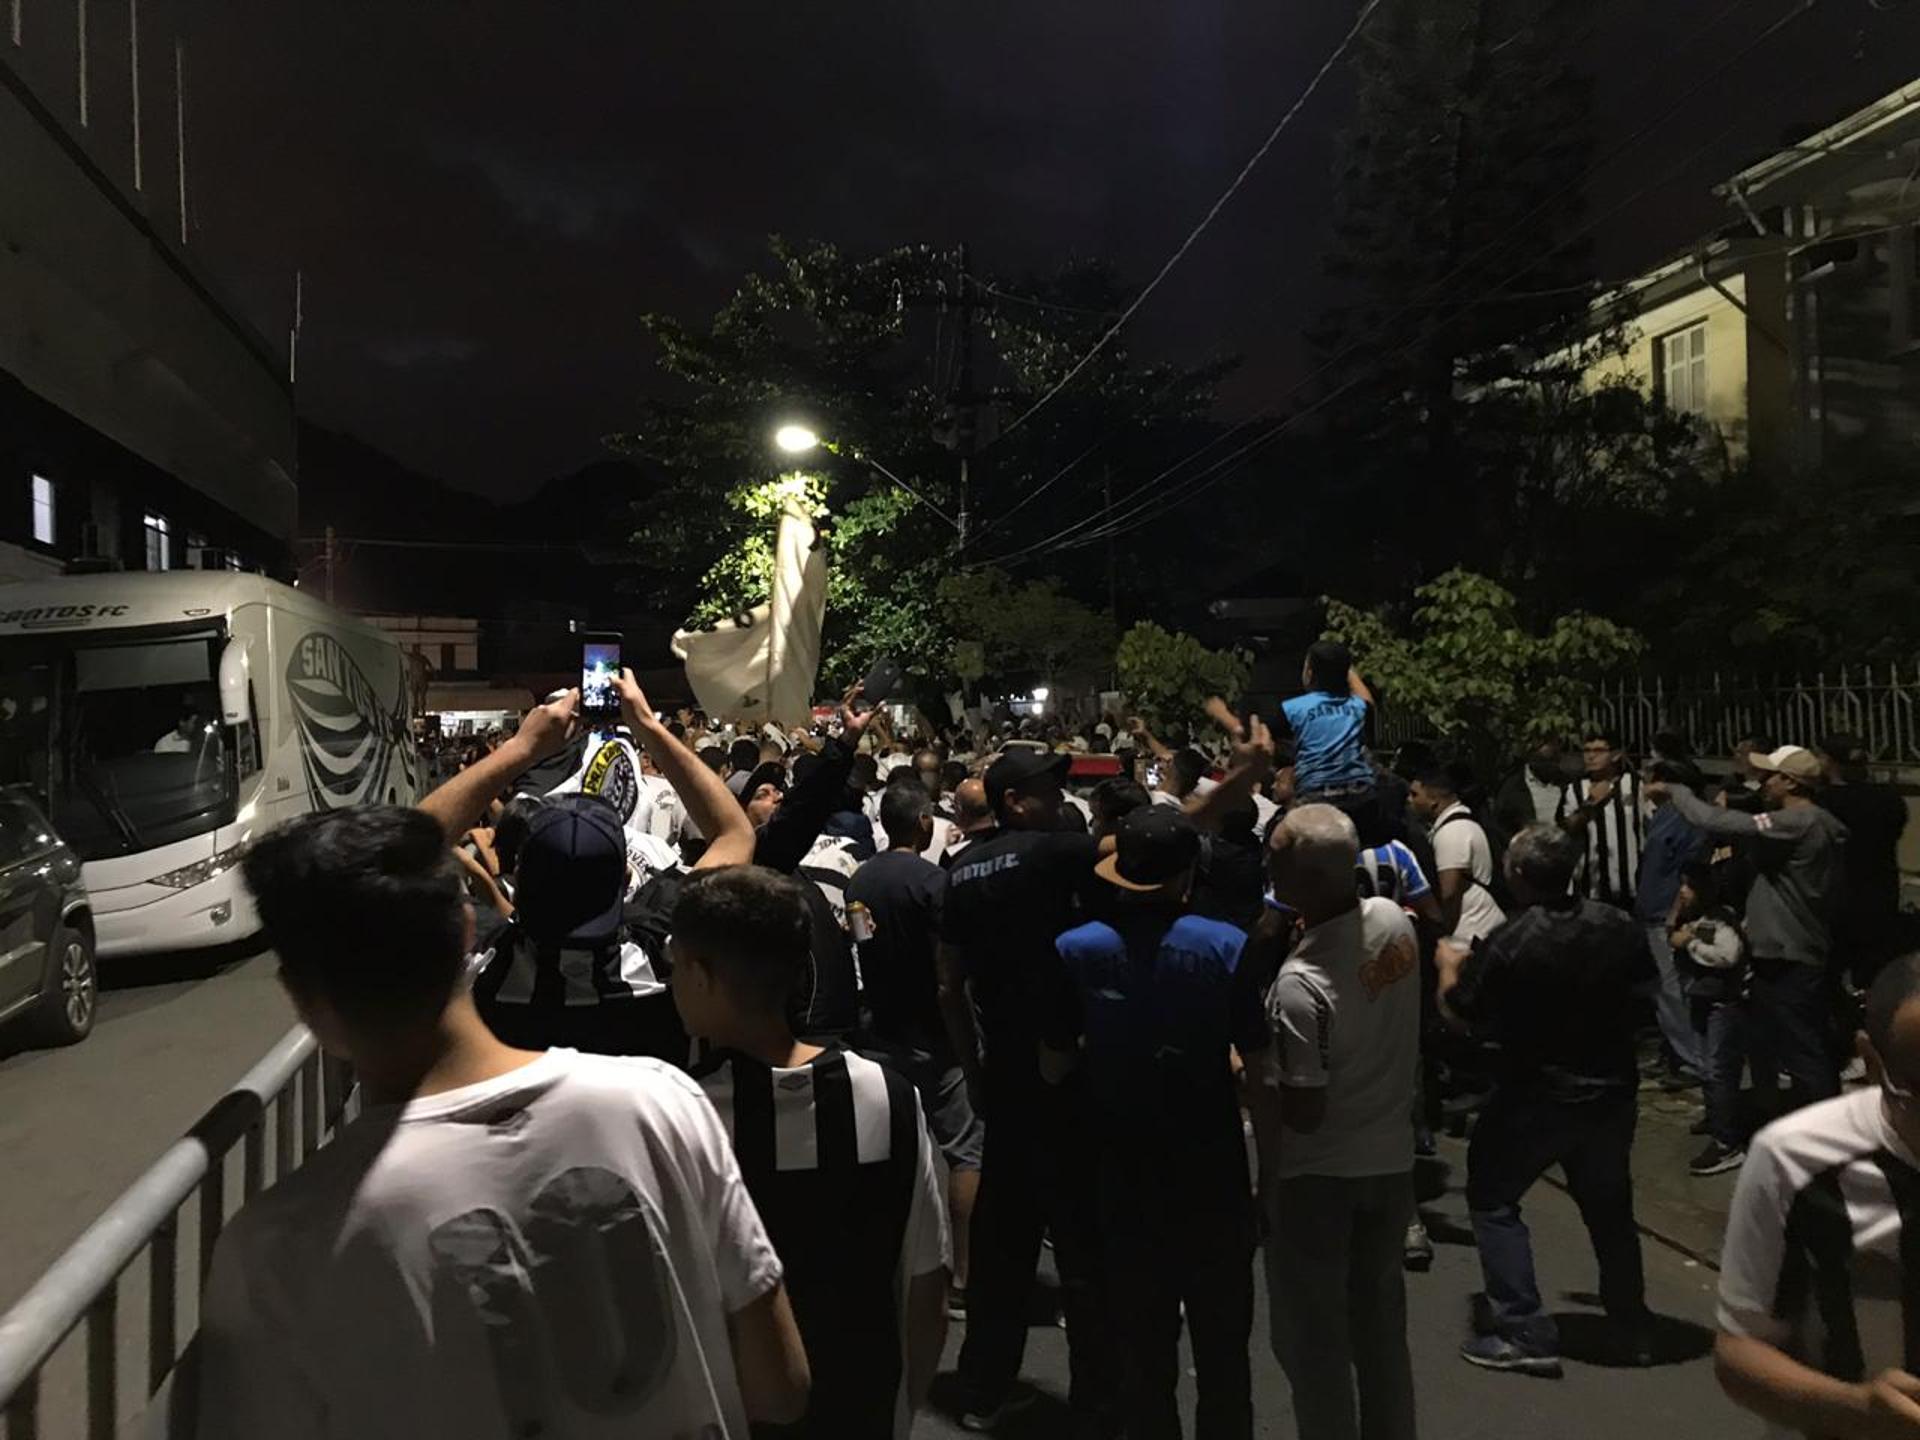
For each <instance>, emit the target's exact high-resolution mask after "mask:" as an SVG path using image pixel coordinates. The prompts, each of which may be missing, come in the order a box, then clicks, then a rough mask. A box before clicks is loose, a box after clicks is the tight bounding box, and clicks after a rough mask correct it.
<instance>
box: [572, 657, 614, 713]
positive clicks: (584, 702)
mask: <svg viewBox="0 0 1920 1440" xmlns="http://www.w3.org/2000/svg"><path fill="white" fill-rule="evenodd" d="M619 676H620V642H619V641H618V640H589V641H588V642H587V643H586V644H585V645H584V646H582V647H581V658H580V708H581V709H582V710H584V711H585V712H587V713H588V714H589V715H611V714H613V713H615V712H616V711H618V710H619V708H620V698H619V695H618V692H616V691H615V690H614V688H613V682H614V681H615V680H616V679H618V678H619Z"/></svg>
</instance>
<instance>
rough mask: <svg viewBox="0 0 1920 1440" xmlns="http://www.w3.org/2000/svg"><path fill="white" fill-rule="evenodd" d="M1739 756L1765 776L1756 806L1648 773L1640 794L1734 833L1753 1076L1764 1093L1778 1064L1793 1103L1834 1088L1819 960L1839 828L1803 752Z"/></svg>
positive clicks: (1829, 1007) (1839, 855)
mask: <svg viewBox="0 0 1920 1440" xmlns="http://www.w3.org/2000/svg"><path fill="white" fill-rule="evenodd" d="M1747 763H1748V764H1749V765H1750V766H1752V767H1753V768H1754V769H1755V770H1757V771H1759V772H1760V773H1761V774H1762V775H1764V776H1765V777H1766V778H1765V780H1764V782H1763V783H1762V786H1761V794H1762V797H1763V798H1764V800H1765V802H1766V806H1767V808H1766V809H1765V810H1763V811H1761V812H1760V813H1759V814H1758V815H1747V814H1743V813H1742V812H1740V811H1738V810H1727V809H1722V808H1720V807H1718V806H1715V805H1709V804H1708V803H1707V802H1706V801H1704V800H1702V799H1700V798H1699V797H1698V796H1697V795H1695V794H1694V793H1693V791H1692V790H1690V789H1688V788H1687V787H1686V786H1684V785H1675V784H1661V783H1658V782H1656V783H1655V784H1654V785H1653V786H1651V787H1649V792H1648V794H1649V798H1651V799H1658V798H1661V797H1663V796H1664V797H1666V798H1669V799H1670V800H1671V802H1672V805H1673V808H1674V809H1675V810H1676V811H1678V812H1679V814H1680V817H1681V819H1683V820H1685V821H1686V822H1687V823H1688V824H1690V825H1693V826H1695V827H1696V828H1698V829H1700V830H1704V831H1705V832H1706V833H1707V834H1709V835H1716V836H1725V837H1726V838H1728V839H1732V840H1736V841H1738V842H1740V845H1741V848H1742V849H1743V850H1744V851H1745V852H1746V855H1747V858H1748V859H1749V860H1750V861H1751V863H1752V865H1753V869H1754V877H1753V888H1752V889H1751V890H1750V891H1749V892H1748V894H1747V917H1746V918H1747V947H1748V951H1749V953H1750V954H1751V956H1752V957H1753V972H1752V981H1751V989H1750V992H1749V994H1750V1003H1751V1009H1752V1021H1753V1024H1752V1038H1751V1042H1750V1044H1751V1053H1750V1057H1749V1058H1750V1062H1751V1064H1752V1066H1753V1078H1754V1084H1755V1085H1756V1086H1757V1087H1758V1088H1759V1090H1760V1093H1761V1094H1762V1095H1763V1096H1764V1095H1770V1094H1771V1093H1772V1090H1773V1078H1772V1077H1773V1076H1774V1075H1775V1074H1777V1073H1778V1071H1779V1069H1781V1068H1784V1069H1785V1070H1786V1073H1787V1077H1788V1079H1789V1080H1790V1081H1791V1082H1792V1084H1793V1098H1794V1103H1795V1105H1806V1104H1810V1103H1812V1102H1813V1101H1815V1100H1824V1099H1827V1098H1829V1097H1831V1096H1834V1095H1837V1094H1839V1093H1840V1077H1839V1072H1838V1070H1837V1069H1836V1068H1835V1065H1834V1062H1833V1055H1832V1051H1831V1049H1830V1048H1829V1046H1828V1043H1827V1036H1828V1031H1829V1030H1830V1028H1831V1027H1832V1024H1833V1001H1832V998H1831V993H1830V991H1829V990H1828V987H1827V964H1828V961H1829V960H1830V959H1831V958H1832V955H1833V922H1834V919H1835V916H1834V915H1833V913H1832V910H1833V907H1834V904H1835V902H1836V901H1837V900H1838V899H1839V896H1840V890H1841V877H1842V875H1843V873H1844V864H1845V854H1846V844H1847V827H1846V826H1845V825H1844V824H1842V823H1841V822H1840V821H1839V820H1838V819H1837V818H1835V816H1834V815H1833V814H1832V813H1831V812H1830V811H1828V810H1826V809H1823V808H1822V807H1821V806H1820V804H1819V803H1818V802H1819V795H1820V791H1821V786H1822V784H1823V781H1824V773H1823V771H1822V768H1821V764H1820V760H1819V757H1818V756H1816V755H1815V754H1814V753H1813V752H1812V751H1810V750H1803V749H1801V748H1800V747H1799V746H1798V745H1787V746H1784V747H1782V748H1781V749H1778V750H1775V751H1773V752H1772V753H1771V754H1768V755H1760V754H1755V755H1752V756H1750V757H1749V758H1748V761H1747Z"/></svg>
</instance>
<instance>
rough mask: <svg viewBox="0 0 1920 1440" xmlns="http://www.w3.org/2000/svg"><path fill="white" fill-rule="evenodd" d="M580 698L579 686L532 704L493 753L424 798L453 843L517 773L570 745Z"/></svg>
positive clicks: (423, 806)
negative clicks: (523, 717) (553, 698)
mask: <svg viewBox="0 0 1920 1440" xmlns="http://www.w3.org/2000/svg"><path fill="white" fill-rule="evenodd" d="M579 704H580V692H579V691H578V690H569V691H568V692H567V693H566V694H565V695H562V696H561V697H560V698H559V699H558V700H555V701H553V702H552V703H551V704H547V705H536V706H534V708H533V709H531V710H529V711H528V712H527V718H526V719H524V720H522V721H521V722H520V728H519V729H518V730H516V731H515V732H514V733H513V734H512V735H510V736H508V737H507V738H506V739H505V740H503V741H501V742H500V745H499V747H498V748H497V749H496V750H494V752H493V753H492V754H491V755H486V756H483V757H482V758H481V759H480V760H478V761H476V762H475V763H474V764H472V765H470V766H468V767H467V768H466V769H465V770H462V771H461V772H460V773H459V774H458V775H456V776H454V777H453V778H452V779H451V780H449V781H447V782H446V783H445V784H444V785H442V786H440V787H439V788H438V789H436V790H435V791H434V792H433V793H432V794H431V795H429V796H427V797H426V799H424V800H422V801H421V802H420V809H421V810H423V811H425V812H426V813H427V814H428V815H431V816H432V817H433V818H434V819H435V820H436V821H438V822H439V824H440V830H441V833H442V834H444V835H445V836H446V837H447V844H448V845H449V846H453V845H458V844H459V843H460V837H461V836H463V835H465V834H466V833H467V831H469V830H471V829H472V828H473V827H474V826H475V825H477V824H478V823H479V822H480V817H481V816H482V815H484V814H486V810H487V806H488V805H490V804H491V803H492V802H493V800H494V797H495V796H497V795H499V793H500V792H501V791H502V790H504V789H506V788H507V784H508V782H510V781H511V780H512V779H513V777H514V776H516V775H518V774H520V772H521V771H523V770H528V769H531V768H532V767H533V766H535V765H538V764H539V763H540V762H541V761H542V760H545V759H548V758H550V757H551V756H554V755H557V754H559V753H560V751H562V750H563V749H565V748H566V744H567V741H568V740H569V739H570V738H571V737H572V735H573V717H574V711H575V709H576V708H577V707H578V706H579Z"/></svg>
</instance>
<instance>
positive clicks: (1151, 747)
mask: <svg viewBox="0 0 1920 1440" xmlns="http://www.w3.org/2000/svg"><path fill="white" fill-rule="evenodd" d="M1127 729H1128V731H1129V732H1130V733H1131V734H1132V736H1133V738H1134V739H1135V740H1137V741H1139V742H1140V743H1141V744H1142V745H1144V746H1146V747H1147V753H1148V754H1149V755H1151V756H1153V758H1154V759H1156V760H1171V759H1173V751H1171V750H1169V749H1168V748H1167V747H1166V746H1165V745H1163V744H1162V743H1161V742H1160V741H1159V740H1157V739H1155V738H1154V734H1153V732H1152V731H1151V730H1149V729H1147V722H1146V721H1144V720H1142V719H1141V718H1140V717H1139V716H1138V715H1136V716H1134V717H1133V719H1131V720H1129V721H1128V722H1127Z"/></svg>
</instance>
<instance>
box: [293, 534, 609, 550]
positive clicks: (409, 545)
mask: <svg viewBox="0 0 1920 1440" xmlns="http://www.w3.org/2000/svg"><path fill="white" fill-rule="evenodd" d="M326 543H327V537H326V536H324V535H302V536H300V537H299V538H298V539H297V540H295V541H294V544H296V545H325V544H326ZM333 543H334V544H336V545H377V546H380V547H382V548H385V549H390V550H549V551H556V552H563V553H565V554H569V555H578V554H580V553H581V548H582V547H581V546H579V545H519V544H514V543H511V542H505V541H501V542H496V541H491V540H485V541H482V540H402V539H398V538H388V537H384V536H375V535H335V536H334V537H333Z"/></svg>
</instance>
